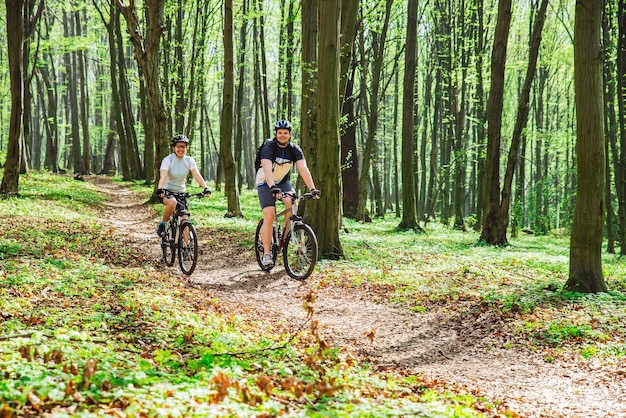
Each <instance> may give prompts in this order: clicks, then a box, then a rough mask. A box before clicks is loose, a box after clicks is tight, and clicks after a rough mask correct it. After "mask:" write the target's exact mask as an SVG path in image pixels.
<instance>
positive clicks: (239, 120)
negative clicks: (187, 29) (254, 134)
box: [234, 0, 254, 191]
mask: <svg viewBox="0 0 626 418" xmlns="http://www.w3.org/2000/svg"><path fill="white" fill-rule="evenodd" d="M247 7H248V0H243V11H242V15H243V16H244V18H243V21H242V22H241V29H240V31H239V45H240V46H239V62H238V63H237V67H238V69H239V84H238V86H237V99H236V100H235V114H234V116H235V163H236V165H237V167H236V172H237V176H238V181H237V184H238V185H239V191H241V188H242V187H243V165H242V158H241V154H242V152H243V149H244V147H245V148H248V149H249V148H250V147H249V146H246V145H247V144H246V145H244V143H243V111H244V110H245V109H244V105H243V101H244V82H245V79H246V77H245V76H246V71H245V62H246V37H247V27H248V19H247V17H246V16H247V10H248V9H247ZM250 140H251V141H254V139H253V138H250ZM246 172H251V170H246ZM248 177H249V176H248ZM248 180H249V179H248Z"/></svg>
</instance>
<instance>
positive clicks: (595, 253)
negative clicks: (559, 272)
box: [565, 0, 608, 293]
mask: <svg viewBox="0 0 626 418" xmlns="http://www.w3.org/2000/svg"><path fill="white" fill-rule="evenodd" d="M602 9H603V2H598V1H595V0H578V1H577V2H576V16H575V23H574V82H575V88H576V133H577V141H576V162H577V176H578V183H577V187H576V204H575V208H574V221H573V224H572V235H571V241H570V263H569V279H568V280H567V283H565V289H567V290H570V291H575V292H585V293H598V292H606V291H607V290H608V289H607V286H606V283H605V282H604V277H603V275H602V227H603V222H604V209H605V202H604V182H605V178H604V164H605V155H604V140H605V139H604V107H603V106H602V95H603V86H602V47H601V28H602Z"/></svg>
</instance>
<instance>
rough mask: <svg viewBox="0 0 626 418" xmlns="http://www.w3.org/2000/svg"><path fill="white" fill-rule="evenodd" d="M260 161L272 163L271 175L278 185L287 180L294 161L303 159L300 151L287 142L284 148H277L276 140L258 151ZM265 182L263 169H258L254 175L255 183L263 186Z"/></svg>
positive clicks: (296, 146) (294, 145)
mask: <svg viewBox="0 0 626 418" xmlns="http://www.w3.org/2000/svg"><path fill="white" fill-rule="evenodd" d="M259 154H260V159H262V160H270V161H271V162H272V173H273V174H274V183H275V184H280V183H282V182H283V181H287V180H289V175H290V174H291V169H292V167H293V165H294V164H295V162H296V161H300V160H303V159H304V154H303V153H302V149H301V148H300V147H299V146H298V145H296V144H294V143H293V142H291V141H289V142H288V143H287V146H286V147H285V148H281V147H279V146H278V142H277V141H276V139H273V140H271V141H269V142H267V143H266V144H265V145H264V146H263V147H262V148H261V151H260V153H259ZM265 182H266V179H265V172H264V171H263V168H259V169H258V170H257V174H256V183H257V184H263V183H265Z"/></svg>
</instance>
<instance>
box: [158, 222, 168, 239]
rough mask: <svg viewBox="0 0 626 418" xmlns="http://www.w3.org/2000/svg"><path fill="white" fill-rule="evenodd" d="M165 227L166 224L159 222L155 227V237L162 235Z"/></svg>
mask: <svg viewBox="0 0 626 418" xmlns="http://www.w3.org/2000/svg"><path fill="white" fill-rule="evenodd" d="M166 226H167V225H166V223H165V222H163V221H161V222H160V223H159V226H158V227H157V235H158V236H161V235H163V233H164V232H165V227H166Z"/></svg>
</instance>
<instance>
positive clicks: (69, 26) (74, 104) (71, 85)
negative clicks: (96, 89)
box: [63, 10, 82, 174]
mask: <svg viewBox="0 0 626 418" xmlns="http://www.w3.org/2000/svg"><path fill="white" fill-rule="evenodd" d="M63 34H64V36H65V37H67V38H69V37H74V36H75V30H74V19H73V18H72V15H68V14H67V12H66V11H65V10H63ZM64 62H65V71H66V73H67V90H68V96H69V100H70V103H69V105H70V108H69V112H70V127H71V130H70V135H71V144H72V145H71V159H70V161H71V165H72V168H73V170H74V173H76V174H82V167H81V151H80V145H81V142H80V125H79V122H80V120H79V112H78V88H77V84H78V83H77V81H76V52H66V53H65V54H64Z"/></svg>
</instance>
